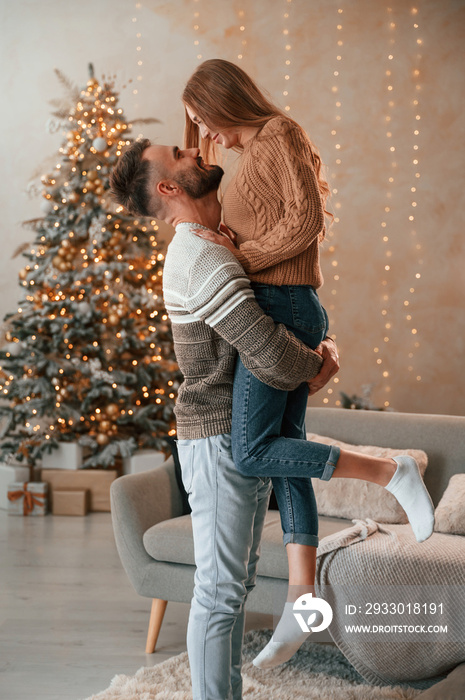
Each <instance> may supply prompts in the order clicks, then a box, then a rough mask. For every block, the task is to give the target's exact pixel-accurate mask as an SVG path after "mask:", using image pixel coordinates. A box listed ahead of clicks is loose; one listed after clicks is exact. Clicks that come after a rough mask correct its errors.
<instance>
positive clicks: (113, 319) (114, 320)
mask: <svg viewBox="0 0 465 700" xmlns="http://www.w3.org/2000/svg"><path fill="white" fill-rule="evenodd" d="M108 323H109V324H110V326H117V325H118V323H119V316H118V314H110V315H109V316H108Z"/></svg>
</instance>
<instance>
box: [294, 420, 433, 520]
mask: <svg viewBox="0 0 465 700" xmlns="http://www.w3.org/2000/svg"><path fill="white" fill-rule="evenodd" d="M307 440H311V441H313V442H320V443H323V444H325V445H337V446H338V447H340V448H341V449H343V450H348V451H350V452H361V453H363V454H365V455H371V456H373V457H389V458H392V457H397V456H398V455H401V454H407V455H410V456H411V457H413V458H414V459H416V461H417V462H418V466H419V469H420V473H421V475H422V476H423V475H424V473H425V470H426V466H427V464H428V457H427V455H426V453H425V452H423V450H412V449H397V450H394V449H391V448H389V447H377V446H375V445H351V444H348V443H346V442H341V441H340V440H335V439H334V438H328V437H325V436H323V435H318V434H316V433H307ZM312 483H313V489H314V491H315V498H316V502H317V506H318V513H319V514H320V515H331V516H333V517H336V518H350V519H357V520H359V519H366V518H371V519H372V520H375V521H376V522H379V523H397V524H406V523H408V519H407V515H406V514H405V511H404V509H403V508H402V507H401V506H400V504H399V502H398V501H397V499H396V498H395V496H393V495H392V494H391V493H389V491H386V489H385V488H383V487H382V486H379V485H378V484H372V483H370V482H368V481H363V480H362V479H330V480H329V481H322V480H321V479H312Z"/></svg>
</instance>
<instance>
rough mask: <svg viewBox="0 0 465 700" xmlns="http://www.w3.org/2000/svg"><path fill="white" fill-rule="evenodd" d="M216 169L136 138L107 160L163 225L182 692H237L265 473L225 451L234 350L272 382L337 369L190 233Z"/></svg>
mask: <svg viewBox="0 0 465 700" xmlns="http://www.w3.org/2000/svg"><path fill="white" fill-rule="evenodd" d="M222 175H223V171H222V169H221V168H220V167H219V166H216V165H208V164H206V163H204V162H203V160H202V159H201V157H200V155H199V150H198V149H187V150H180V149H179V148H177V147H174V148H171V147H168V146H152V145H151V144H150V142H149V141H148V140H144V141H140V142H136V143H135V144H133V146H132V147H131V148H130V149H129V150H128V151H127V152H126V153H125V154H124V156H123V157H122V158H121V159H120V161H119V162H118V165H117V166H116V168H115V170H114V172H113V174H112V178H111V185H112V190H113V193H114V195H115V196H116V198H117V200H118V201H119V202H120V203H121V204H123V205H124V206H126V208H127V209H128V210H129V211H130V212H131V213H133V214H137V215H142V216H153V217H156V218H159V219H163V220H164V221H166V222H167V223H169V224H171V225H173V226H175V228H176V233H175V236H174V238H173V240H172V242H171V243H170V245H169V248H168V252H167V255H166V260H165V268H164V277H163V288H164V298H165V304H166V308H167V311H168V313H169V315H170V318H171V321H172V327H173V338H174V343H175V352H176V357H177V360H178V364H179V367H180V369H181V371H182V373H183V375H184V382H183V384H182V385H181V387H180V389H179V394H178V400H177V403H176V409H175V413H176V420H177V431H178V438H179V440H178V450H179V456H180V461H181V466H182V474H183V482H184V485H185V488H186V491H187V492H188V494H189V502H190V505H191V508H192V527H193V534H194V548H195V561H196V567H197V570H196V576H195V588H194V597H193V600H192V607H191V613H190V617H189V626H188V633H187V646H188V652H189V661H190V665H191V675H192V686H193V695H194V700H197V699H202V700H207V699H208V700H213V699H214V700H223V699H224V700H226V699H228V698H231V697H232V698H234V699H239V698H241V697H242V682H241V672H240V669H241V652H242V638H243V630H244V613H245V611H244V606H245V601H246V598H247V595H248V593H249V592H250V590H251V589H252V588H253V585H254V581H255V573H256V564H257V561H258V549H259V542H260V537H261V532H262V528H263V522H264V518H265V513H266V509H267V504H268V495H269V490H270V484H269V480H268V479H262V478H258V477H246V476H243V475H242V474H240V473H239V472H238V471H237V470H236V468H235V467H234V464H233V461H232V455H231V439H230V430H231V410H232V383H233V372H234V364H235V358H236V353H237V352H239V353H240V354H241V358H242V360H243V362H244V364H245V365H246V366H247V367H248V368H249V369H250V370H251V371H252V372H253V374H254V375H255V376H256V377H257V378H258V379H260V380H261V381H264V382H265V383H267V384H270V385H271V386H273V387H275V388H276V389H281V390H286V391H288V390H293V389H295V388H296V387H297V386H299V385H300V384H301V383H302V382H304V381H310V380H312V381H313V382H314V385H313V387H314V389H316V388H319V387H320V386H323V385H324V384H325V383H326V382H327V381H328V379H329V378H330V377H331V376H332V374H334V372H335V371H337V363H335V362H334V360H332V359H331V353H335V349H334V345H333V344H332V343H331V341H328V342H326V343H324V344H323V355H324V356H325V355H326V356H327V357H328V358H329V359H328V361H325V362H324V363H323V368H322V370H321V371H320V368H321V365H322V359H321V357H320V355H318V354H317V353H315V352H313V351H312V350H310V349H309V348H307V347H306V346H305V345H303V344H302V343H300V341H298V340H297V339H296V338H295V337H294V336H293V335H292V334H291V333H290V332H289V331H287V329H286V328H285V327H284V326H283V325H276V324H275V323H274V322H273V321H272V319H271V318H269V317H268V316H266V315H265V314H264V313H263V311H262V310H261V308H260V307H259V306H258V304H257V303H256V301H255V297H254V294H253V292H252V290H251V288H250V283H249V280H248V278H247V276H246V275H245V273H244V270H243V269H242V267H241V266H240V264H239V263H238V262H237V260H236V258H235V257H234V255H233V253H232V252H231V251H230V250H228V249H227V248H225V247H223V246H218V245H216V244H215V243H212V242H210V241H208V240H205V239H202V238H201V237H199V236H198V235H194V231H195V230H197V229H199V228H200V229H202V228H204V229H207V230H208V229H210V230H213V231H216V230H217V229H218V227H219V225H220V217H221V209H220V204H219V202H218V198H217V188H218V185H219V183H220V181H221V177H222Z"/></svg>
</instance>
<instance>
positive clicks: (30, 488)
mask: <svg viewBox="0 0 465 700" xmlns="http://www.w3.org/2000/svg"><path fill="white" fill-rule="evenodd" d="M47 509H48V484H45V483H44V482H43V481H39V482H34V481H29V482H28V481H15V482H14V483H12V484H10V485H9V486H8V515H45V514H46V512H47Z"/></svg>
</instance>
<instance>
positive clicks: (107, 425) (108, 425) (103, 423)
mask: <svg viewBox="0 0 465 700" xmlns="http://www.w3.org/2000/svg"><path fill="white" fill-rule="evenodd" d="M110 429H111V423H110V421H109V420H102V421H100V430H101V431H102V432H105V433H106V432H108V431H109V430H110Z"/></svg>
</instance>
